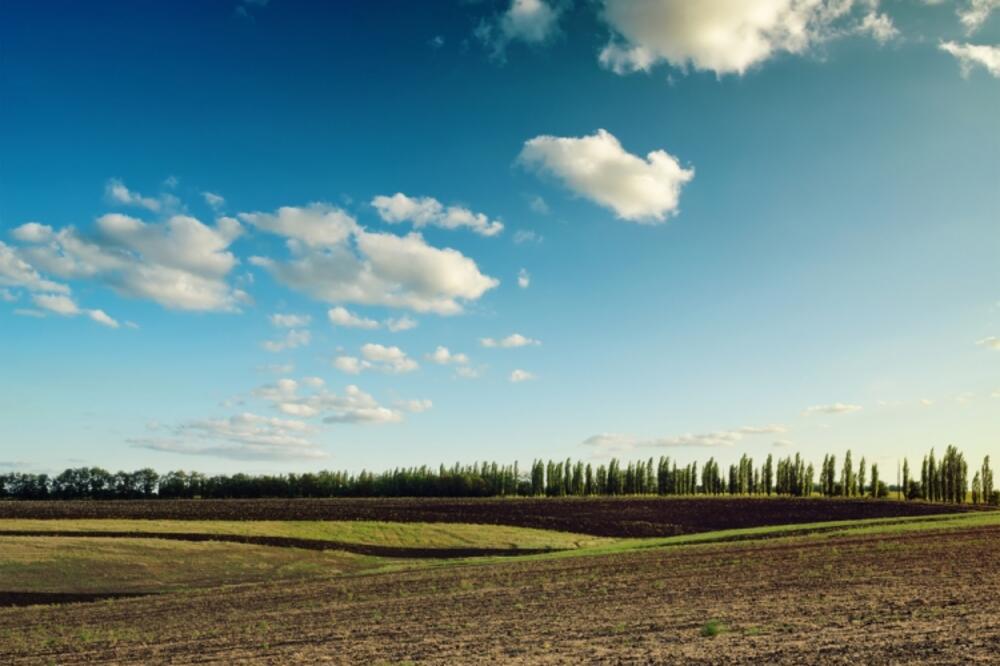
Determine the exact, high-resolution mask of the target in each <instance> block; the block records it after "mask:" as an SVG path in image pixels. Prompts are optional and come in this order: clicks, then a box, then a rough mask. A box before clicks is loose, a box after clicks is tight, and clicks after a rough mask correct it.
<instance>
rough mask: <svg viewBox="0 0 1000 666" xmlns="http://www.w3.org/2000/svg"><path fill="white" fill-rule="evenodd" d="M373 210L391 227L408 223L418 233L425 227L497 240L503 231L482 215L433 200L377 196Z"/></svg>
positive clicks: (430, 198) (498, 224)
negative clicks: (469, 233)
mask: <svg viewBox="0 0 1000 666" xmlns="http://www.w3.org/2000/svg"><path fill="white" fill-rule="evenodd" d="M371 204H372V206H373V207H374V208H375V210H376V211H378V214H379V217H381V218H382V219H383V220H385V221H386V222H389V223H390V224H398V223H400V222H410V223H411V224H413V226H414V227H416V228H417V229H420V228H422V227H427V226H435V227H441V228H442V229H458V228H461V227H465V228H468V229H470V230H472V231H474V232H476V233H477V234H479V235H481V236H496V235H497V234H499V233H500V232H501V231H503V223H502V222H500V221H498V220H491V219H490V218H489V217H487V216H486V215H484V214H483V213H474V212H472V211H471V210H469V209H468V208H464V207H462V206H447V207H446V206H444V205H442V204H441V202H440V201H438V200H437V199H435V198H433V197H408V196H406V195H405V194H403V193H402V192H397V193H396V194H394V195H392V196H391V197H390V196H385V195H379V196H377V197H375V198H374V199H372V202H371Z"/></svg>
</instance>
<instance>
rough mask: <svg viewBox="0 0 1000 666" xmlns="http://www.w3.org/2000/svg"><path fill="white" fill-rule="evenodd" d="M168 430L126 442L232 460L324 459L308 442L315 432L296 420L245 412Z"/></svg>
mask: <svg viewBox="0 0 1000 666" xmlns="http://www.w3.org/2000/svg"><path fill="white" fill-rule="evenodd" d="M156 429H157V430H158V429H159V428H156ZM169 430H170V433H171V435H172V437H153V438H145V439H132V440H129V441H130V443H131V444H132V445H133V446H135V447H138V448H144V449H152V450H155V451H164V452H169V453H181V454H188V455H205V456H216V457H220V458H229V459H233V460H296V459H305V460H311V459H322V458H327V457H328V454H327V453H326V452H325V451H323V450H322V449H321V448H319V446H318V445H317V444H316V443H315V442H314V441H313V439H312V435H313V433H314V432H315V429H314V428H313V427H312V426H310V425H309V424H308V423H306V422H304V421H301V420H296V419H281V418H274V417H267V416H260V415H258V414H253V413H250V412H245V413H243V414H238V415H236V416H231V417H229V418H224V419H206V420H202V421H193V422H190V423H184V424H181V425H178V426H175V427H173V428H170V429H169Z"/></svg>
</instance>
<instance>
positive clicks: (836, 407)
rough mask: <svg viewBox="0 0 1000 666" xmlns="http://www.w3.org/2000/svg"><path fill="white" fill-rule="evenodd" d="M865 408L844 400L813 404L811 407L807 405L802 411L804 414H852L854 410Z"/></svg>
mask: <svg viewBox="0 0 1000 666" xmlns="http://www.w3.org/2000/svg"><path fill="white" fill-rule="evenodd" d="M862 409H863V408H862V407H861V405H851V404H847V403H843V402H834V403H831V404H829V405H813V406H811V407H806V408H805V409H804V410H803V411H802V413H803V414H807V415H808V414H850V413H852V412H859V411H861V410H862Z"/></svg>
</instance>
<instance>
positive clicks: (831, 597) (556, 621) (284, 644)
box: [0, 527, 1000, 665]
mask: <svg viewBox="0 0 1000 666" xmlns="http://www.w3.org/2000/svg"><path fill="white" fill-rule="evenodd" d="M998 543H1000V528H998V527H980V528H975V529H962V530H955V531H932V532H914V533H904V534H896V535H875V536H857V535H855V536H849V537H835V536H833V537H823V538H818V537H806V538H797V539H789V540H782V541H763V542H739V543H729V544H716V545H711V546H697V547H690V546H689V547H684V548H677V549H650V550H643V551H633V552H629V553H623V554H618V555H604V556H587V557H562V558H558V559H543V560H532V561H523V560H511V561H505V562H501V563H492V564H489V565H468V566H452V567H432V568H427V569H418V570H413V571H407V572H397V573H382V574H375V575H358V576H347V577H342V578H331V579H327V580H320V581H310V582H303V583H280V584H279V583H268V584H254V585H244V586H234V587H227V588H221V589H214V590H207V591H201V592H192V593H185V594H180V595H162V596H153V597H145V598H141V599H128V600H115V601H107V602H101V603H96V604H82V605H68V606H61V607H56V606H51V607H33V608H8V609H0V663H5V664H6V663H11V664H42V663H58V664H75V663H85V662H86V663H126V664H150V663H166V662H169V663H181V664H187V663H253V664H258V663H259V664H314V663H337V664H362V663H363V664H379V663H401V662H407V661H417V662H426V663H433V664H479V663H560V664H580V663H615V664H647V663H668V664H673V663H678V664H680V663H685V664H690V663H693V664H722V663H725V664H733V663H735V664H743V663H745V664H751V663H752V664H817V663H822V664H852V665H856V664H889V663H914V664H916V663H920V664H924V663H930V664H970V663H982V664H987V663H996V660H997V655H998V654H1000V622H998V621H997V618H998V617H1000V554H998ZM713 621H714V623H715V624H711V623H712V622H713ZM711 626H714V627H716V628H717V629H718V630H719V633H718V635H715V636H709V635H705V634H707V633H712V632H710V631H708V628H709V627H711Z"/></svg>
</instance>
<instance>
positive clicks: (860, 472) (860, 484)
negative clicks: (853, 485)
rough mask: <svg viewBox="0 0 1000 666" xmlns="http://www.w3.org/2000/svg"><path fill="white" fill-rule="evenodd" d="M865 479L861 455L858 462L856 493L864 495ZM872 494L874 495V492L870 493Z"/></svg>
mask: <svg viewBox="0 0 1000 666" xmlns="http://www.w3.org/2000/svg"><path fill="white" fill-rule="evenodd" d="M865 479H866V471H865V457H864V456H861V462H859V463H858V494H859V495H864V494H865ZM876 485H877V484H876ZM872 496H873V497H874V493H872Z"/></svg>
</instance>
